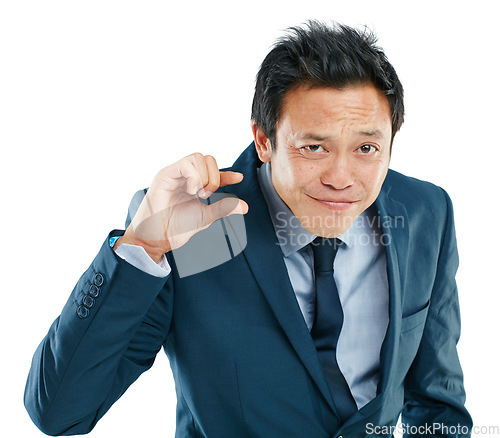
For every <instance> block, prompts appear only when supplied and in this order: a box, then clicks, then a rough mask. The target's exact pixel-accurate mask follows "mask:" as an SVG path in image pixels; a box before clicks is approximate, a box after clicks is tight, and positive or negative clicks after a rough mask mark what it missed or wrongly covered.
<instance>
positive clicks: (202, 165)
mask: <svg viewBox="0 0 500 438" xmlns="http://www.w3.org/2000/svg"><path fill="white" fill-rule="evenodd" d="M188 158H189V159H190V160H191V162H192V163H193V166H194V168H195V169H196V172H197V173H198V175H199V183H200V184H199V186H198V187H197V189H198V190H197V191H199V190H200V189H202V188H203V187H205V186H206V185H207V184H208V168H207V162H206V160H205V157H204V156H203V154H200V153H199V152H197V153H194V154H192V155H190V156H189V157H188Z"/></svg>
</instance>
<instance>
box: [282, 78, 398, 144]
mask: <svg viewBox="0 0 500 438" xmlns="http://www.w3.org/2000/svg"><path fill="white" fill-rule="evenodd" d="M354 126H356V127H357V128H360V127H362V128H363V129H365V130H375V129H376V130H379V131H383V132H384V133H385V134H387V135H388V136H390V130H391V111H390V106H389V102H388V100H387V97H386V96H385V95H384V94H383V93H382V92H381V91H380V90H378V89H377V88H375V87H374V86H373V85H372V84H363V85H356V86H349V87H346V88H342V89H338V88H333V87H324V88H319V87H315V88H310V87H307V86H299V87H296V88H294V89H292V90H290V91H289V92H288V93H287V94H286V95H285V99H284V101H283V106H282V111H281V117H280V120H279V122H278V129H279V128H280V127H282V128H285V129H288V130H289V129H292V130H294V131H300V130H303V129H307V130H311V129H314V131H316V132H318V131H319V132H320V131H330V130H332V129H335V128H342V129H345V128H349V127H354ZM387 130H388V133H387Z"/></svg>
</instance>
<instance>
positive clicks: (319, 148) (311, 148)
mask: <svg viewBox="0 0 500 438" xmlns="http://www.w3.org/2000/svg"><path fill="white" fill-rule="evenodd" d="M302 149H305V150H307V152H323V151H324V149H323V146H320V145H319V144H312V145H309V146H303V148H302Z"/></svg>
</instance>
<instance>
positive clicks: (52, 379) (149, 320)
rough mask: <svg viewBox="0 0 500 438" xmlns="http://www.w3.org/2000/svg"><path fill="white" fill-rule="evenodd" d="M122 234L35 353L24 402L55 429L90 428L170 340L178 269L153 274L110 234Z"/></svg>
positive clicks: (46, 427)
mask: <svg viewBox="0 0 500 438" xmlns="http://www.w3.org/2000/svg"><path fill="white" fill-rule="evenodd" d="M121 234H123V231H116V230H115V231H113V232H111V234H110V235H109V236H108V238H107V239H106V240H105V242H104V243H103V245H102V247H101V250H100V251H99V253H98V254H97V256H96V257H95V259H94V260H93V262H92V263H91V265H90V266H89V268H88V269H87V270H86V271H85V273H84V274H83V275H82V276H81V277H80V279H79V280H78V283H77V284H76V286H75V288H74V289H73V291H72V293H71V295H70V297H69V299H68V301H67V303H66V305H65V306H64V308H63V310H62V312H61V314H60V316H59V317H58V318H57V319H56V320H55V321H54V323H53V324H52V326H51V327H50V329H49V332H48V333H47V335H46V336H45V338H44V339H43V341H42V342H41V344H40V345H39V346H38V349H37V350H36V352H35V354H34V357H33V360H32V364H31V369H30V372H29V375H28V380H27V383H26V389H25V396H24V403H25V406H26V409H27V411H28V413H29V415H30V417H31V419H32V420H33V422H34V423H35V424H36V425H37V426H38V427H39V428H40V430H41V431H42V432H44V433H46V434H48V435H75V434H84V433H88V432H90V431H91V430H92V429H93V427H94V426H95V424H96V423H97V421H98V420H99V419H100V418H101V417H102V416H103V415H104V414H105V413H106V412H107V411H108V409H109V408H110V407H111V405H112V404H113V403H114V402H115V401H116V400H117V399H118V398H119V397H120V396H121V395H122V394H123V393H124V392H125V390H126V389H127V388H128V387H129V386H130V385H131V384H132V383H133V382H134V381H135V380H136V379H137V378H138V377H139V376H140V375H141V374H142V373H143V372H144V371H146V370H147V369H149V368H150V367H151V366H152V365H153V362H154V359H155V357H156V354H157V353H158V351H159V350H160V348H161V347H162V345H163V344H164V342H165V340H166V337H167V334H168V330H169V326H170V321H171V316H172V300H173V292H172V284H171V283H172V279H171V275H169V276H168V277H163V278H162V277H155V276H152V275H149V274H147V273H145V272H143V271H141V270H139V269H137V268H135V267H133V266H132V265H130V264H129V263H127V262H126V261H125V260H123V259H121V258H120V257H119V256H117V255H116V254H115V253H114V251H113V250H112V248H111V247H110V246H109V243H108V240H109V237H113V236H117V235H121ZM96 288H97V289H96Z"/></svg>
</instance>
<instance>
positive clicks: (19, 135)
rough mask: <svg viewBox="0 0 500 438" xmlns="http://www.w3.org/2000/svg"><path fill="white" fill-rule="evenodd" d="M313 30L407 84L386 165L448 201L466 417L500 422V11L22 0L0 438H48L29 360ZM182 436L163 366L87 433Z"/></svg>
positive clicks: (0, 26) (7, 82)
mask: <svg viewBox="0 0 500 438" xmlns="http://www.w3.org/2000/svg"><path fill="white" fill-rule="evenodd" d="M403 5H404V6H403ZM309 18H318V19H323V20H330V19H334V20H337V21H340V22H343V23H345V24H349V25H352V26H362V25H365V24H366V25H368V26H369V27H370V28H372V29H373V30H374V31H375V32H376V33H377V34H378V36H379V43H380V45H381V46H382V47H383V48H384V49H385V51H386V54H387V55H388V57H389V59H390V61H391V62H392V64H393V65H394V66H395V68H396V70H397V72H398V74H399V76H400V79H401V81H402V82H403V85H404V87H405V92H406V122H405V124H404V125H403V128H402V130H401V132H400V133H399V134H398V135H397V136H396V141H395V144H394V147H393V158H392V164H391V167H392V168H394V169H396V170H399V171H401V172H403V173H406V174H408V175H412V176H416V177H418V178H420V179H425V180H430V181H433V182H435V183H437V184H439V185H441V186H442V187H444V188H445V189H446V190H447V191H448V192H449V194H450V195H451V197H452V200H453V202H454V206H455V216H456V226H457V235H458V243H459V251H460V255H461V265H460V270H459V274H458V283H459V292H460V299H461V309H462V337H461V340H460V343H459V353H460V356H461V361H462V366H463V369H464V373H465V384H466V389H467V407H468V409H469V410H470V412H471V413H472V415H473V417H474V419H475V423H476V424H477V425H482V426H485V425H495V424H496V425H500V420H499V419H498V418H499V417H498V394H499V393H500V385H499V384H498V378H497V375H498V360H497V358H498V349H499V345H498V335H499V328H498V320H499V314H498V306H499V304H500V300H499V293H500V287H499V283H498V269H499V267H498V261H497V253H498V248H499V244H500V241H499V238H498V225H497V216H496V215H497V213H498V201H499V196H498V190H497V185H498V183H497V181H498V174H499V171H498V162H499V153H500V144H499V131H498V130H499V111H498V105H499V102H500V93H499V88H498V72H499V67H500V66H499V62H498V46H499V44H498V43H499V38H498V34H497V30H496V29H497V25H498V22H497V18H498V16H497V13H496V12H495V7H494V2H488V1H484V2H483V1H475V2H467V3H461V2H457V1H454V2H446V1H441V2H440V1H432V2H422V1H420V2H412V3H411V4H409V2H400V1H394V2H389V1H387V2H384V1H376V2H374V1H367V2H362V1H356V2H348V1H345V0H342V1H333V0H328V1H314V0H308V1H300V2H299V1H291V0H288V1H281V2H280V1H269V0H267V1H248V2H229V1H227V2H221V1H215V0H213V1H209V2H205V1H204V2H202V1H191V2H185V3H184V5H180V4H175V5H173V4H172V2H165V1H164V2H160V1H141V2H139V1H137V2H132V1H123V0H122V1H109V0H100V1H69V0H64V1H53V0H45V1H23V0H17V1H3V2H2V3H1V7H0V44H1V46H0V62H1V67H0V90H1V94H0V144H1V156H0V165H1V172H0V178H1V190H2V192H1V193H2V198H3V201H2V203H1V209H2V210H1V217H0V220H1V229H0V233H1V234H0V236H1V242H2V249H1V254H2V255H1V257H2V260H1V263H0V269H1V271H2V272H1V277H0V278H1V286H0V287H1V307H0V311H1V313H0V323H1V325H2V327H1V337H0V342H1V346H0V352H1V361H0V367H1V373H0V376H1V386H0V388H1V389H0V393H1V403H2V406H1V409H0V412H1V416H2V421H1V422H0V435H1V436H8V437H40V436H43V435H42V434H41V433H40V432H39V431H38V430H37V429H36V427H35V426H34V425H33V424H32V423H31V421H30V419H29V417H28V415H27V413H26V411H25V410H24V407H23V402H22V398H23V391H24V384H25V380H26V376H27V374H28V370H29V366H30V361H31V357H32V354H33V352H34V351H35V349H36V346H37V345H38V343H39V342H40V341H41V339H42V338H43V336H44V335H45V333H46V332H47V330H48V328H49V326H50V324H51V322H52V321H53V320H54V319H55V318H56V317H57V315H58V314H59V312H60V310H61V309H62V307H63V305H64V303H65V302H66V299H67V297H68V295H69V293H70V292H71V290H72V288H73V286H74V284H75V283H76V281H77V280H78V278H79V276H80V275H81V273H82V272H83V271H84V270H85V269H86V268H87V266H88V265H89V264H90V262H91V261H92V259H93V257H94V256H95V254H96V253H97V251H98V250H99V248H100V245H101V243H102V241H103V240H104V238H105V237H106V235H107V233H108V232H109V230H111V229H113V228H122V227H123V222H124V219H125V214H126V209H127V206H128V203H129V200H130V197H131V196H132V194H133V193H134V192H135V191H136V190H137V189H139V188H143V187H147V186H148V185H149V183H150V181H151V179H152V178H153V176H154V174H155V173H156V172H157V171H158V170H159V169H160V168H161V167H163V166H165V165H167V164H169V163H172V162H173V161H175V160H177V159H179V158H181V157H182V156H184V155H187V154H189V153H192V152H195V151H200V152H202V153H210V154H213V155H214V156H215V157H216V158H217V160H218V163H219V165H220V166H221V167H222V166H227V165H230V164H231V163H232V162H233V161H234V160H235V159H236V157H237V156H238V155H239V153H240V152H241V151H242V149H243V148H244V147H246V146H247V145H248V144H249V143H250V141H251V131H250V121H249V119H250V105H251V100H252V95H253V86H254V78H255V74H256V72H257V69H258V67H259V64H260V62H261V61H262V59H263V58H264V56H265V55H266V54H267V52H268V50H269V48H270V46H271V44H272V43H273V42H274V40H275V39H276V38H277V37H278V36H280V35H281V34H282V30H283V29H285V28H286V27H288V26H292V25H297V24H301V23H303V22H304V21H305V20H306V19H309ZM84 389H85V382H82V390H84ZM75 397H77V394H75ZM174 429H175V397H174V388H173V381H172V378H171V374H170V368H169V365H168V361H167V359H166V357H165V356H164V354H163V353H162V352H161V353H160V354H159V355H158V358H157V361H156V363H155V366H154V367H153V369H152V370H150V371H149V372H148V373H146V374H145V375H143V376H142V377H141V378H140V379H139V381H138V382H137V383H136V384H135V385H133V387H131V388H130V389H129V391H128V392H127V393H126V395H125V396H124V397H122V399H120V400H119V401H118V402H117V403H116V404H115V405H114V406H113V407H112V408H111V410H110V411H109V413H108V414H107V415H106V416H105V417H104V418H103V419H102V420H101V421H100V423H99V424H98V425H97V427H96V429H95V430H94V431H93V432H92V433H91V435H90V436H92V437H94V438H97V437H106V438H109V437H118V436H120V437H138V436H143V437H173V436H174ZM491 436H492V435H491Z"/></svg>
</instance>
